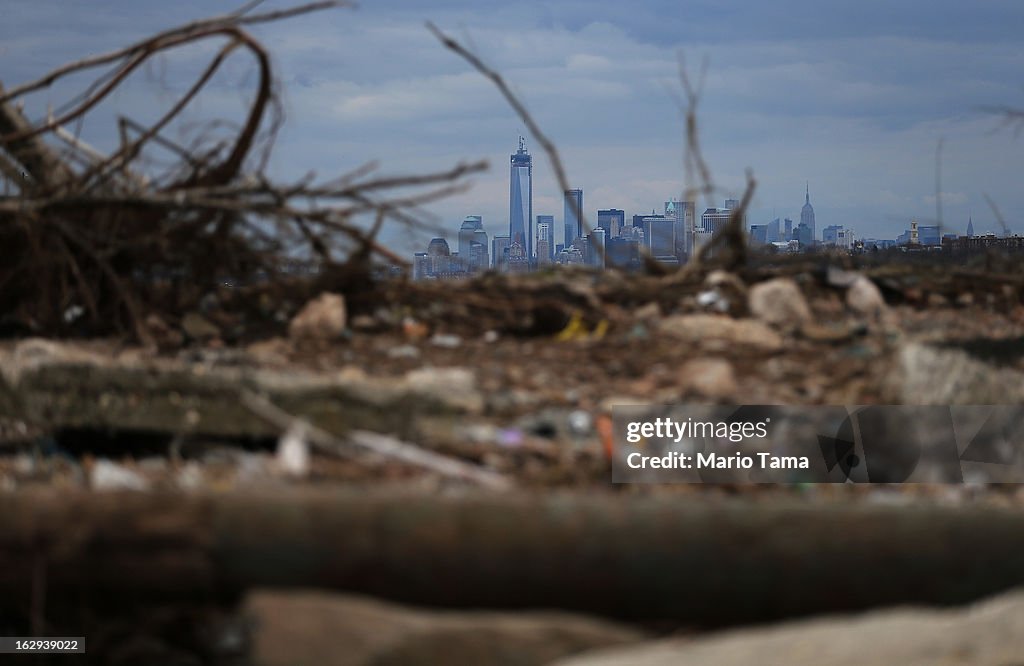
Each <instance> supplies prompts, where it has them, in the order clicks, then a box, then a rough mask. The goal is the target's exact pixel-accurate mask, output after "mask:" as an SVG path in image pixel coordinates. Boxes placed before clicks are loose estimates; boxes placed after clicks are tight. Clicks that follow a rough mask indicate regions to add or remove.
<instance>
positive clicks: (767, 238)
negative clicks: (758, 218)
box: [764, 218, 783, 243]
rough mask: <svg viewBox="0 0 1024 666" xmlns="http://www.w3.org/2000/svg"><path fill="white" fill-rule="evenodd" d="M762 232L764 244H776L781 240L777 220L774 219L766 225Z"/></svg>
mask: <svg viewBox="0 0 1024 666" xmlns="http://www.w3.org/2000/svg"><path fill="white" fill-rule="evenodd" d="M766 226H767V228H766V229H765V232H764V242H766V243H778V242H779V241H781V240H783V239H782V234H781V233H780V232H779V226H780V225H779V218H775V219H774V220H772V221H771V222H769V223H768V224H767V225H766Z"/></svg>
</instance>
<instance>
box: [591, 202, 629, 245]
mask: <svg viewBox="0 0 1024 666" xmlns="http://www.w3.org/2000/svg"><path fill="white" fill-rule="evenodd" d="M597 226H598V228H600V229H604V233H605V238H607V239H609V240H610V239H612V238H618V237H619V234H620V233H622V227H624V226H626V211H624V210H619V209H618V208H606V209H605V210H599V211H597Z"/></svg>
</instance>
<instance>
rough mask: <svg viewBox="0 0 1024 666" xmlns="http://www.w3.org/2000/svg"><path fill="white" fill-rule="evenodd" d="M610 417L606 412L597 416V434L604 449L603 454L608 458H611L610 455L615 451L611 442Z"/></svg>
mask: <svg viewBox="0 0 1024 666" xmlns="http://www.w3.org/2000/svg"><path fill="white" fill-rule="evenodd" d="M612 430H613V428H612V417H610V416H608V415H607V414H601V415H600V416H598V417H597V434H598V436H599V437H600V438H601V447H602V448H603V449H604V455H605V457H606V458H608V460H611V459H612V455H614V453H615V445H614V444H612Z"/></svg>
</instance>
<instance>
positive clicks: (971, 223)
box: [967, 217, 974, 238]
mask: <svg viewBox="0 0 1024 666" xmlns="http://www.w3.org/2000/svg"><path fill="white" fill-rule="evenodd" d="M967 237H968V238H974V217H969V218H967Z"/></svg>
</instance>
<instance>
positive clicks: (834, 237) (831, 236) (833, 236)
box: [821, 224, 843, 245]
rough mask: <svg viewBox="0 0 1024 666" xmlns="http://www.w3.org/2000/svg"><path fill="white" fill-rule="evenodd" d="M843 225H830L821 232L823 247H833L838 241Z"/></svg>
mask: <svg viewBox="0 0 1024 666" xmlns="http://www.w3.org/2000/svg"><path fill="white" fill-rule="evenodd" d="M842 228H843V225H841V224H830V225H828V226H827V227H825V228H824V229H822V230H821V242H822V244H823V245H835V244H836V242H837V241H838V240H839V232H840V231H841V230H842Z"/></svg>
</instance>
